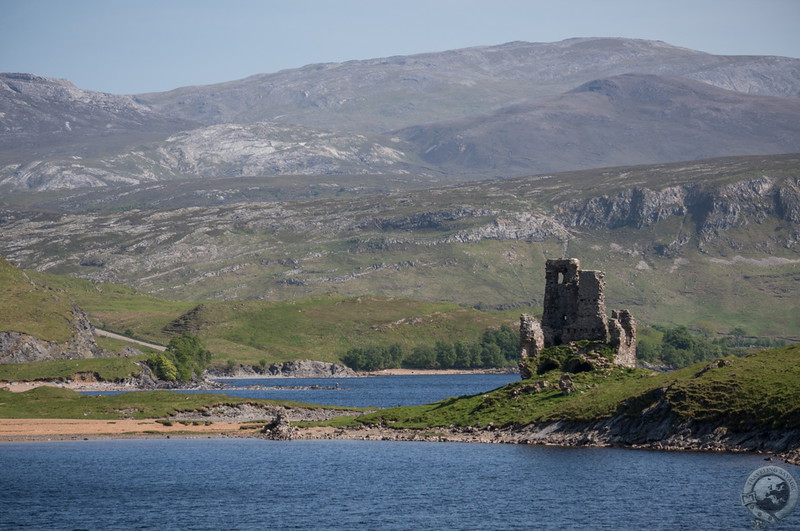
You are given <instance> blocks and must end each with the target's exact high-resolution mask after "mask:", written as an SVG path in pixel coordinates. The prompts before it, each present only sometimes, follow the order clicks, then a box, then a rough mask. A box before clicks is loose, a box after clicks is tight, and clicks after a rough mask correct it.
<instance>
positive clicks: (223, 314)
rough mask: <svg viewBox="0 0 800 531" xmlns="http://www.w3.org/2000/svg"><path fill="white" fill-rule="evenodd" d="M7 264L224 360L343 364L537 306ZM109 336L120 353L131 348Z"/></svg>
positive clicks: (123, 322) (162, 340)
mask: <svg viewBox="0 0 800 531" xmlns="http://www.w3.org/2000/svg"><path fill="white" fill-rule="evenodd" d="M8 269H9V271H15V273H14V275H17V276H20V277H22V275H24V274H27V275H28V276H29V278H31V279H33V280H34V281H35V282H37V283H42V284H45V283H46V284H47V285H48V286H50V287H51V288H52V289H51V290H50V292H52V293H56V294H58V295H59V297H61V299H64V300H74V301H75V302H76V303H77V304H78V305H79V306H80V307H81V308H82V309H83V310H84V311H85V312H86V313H87V314H88V315H89V317H90V319H91V320H92V322H93V323H94V324H95V326H99V327H101V328H104V329H108V330H110V331H114V332H117V333H120V334H124V333H128V334H129V335H133V336H134V337H137V338H141V339H146V340H148V341H152V342H155V343H158V344H164V345H166V344H167V343H168V342H169V340H170V338H171V337H173V336H175V335H178V334H180V333H181V332H184V331H189V332H192V333H195V334H197V335H198V336H199V337H200V338H201V339H202V340H203V342H204V343H205V344H206V347H207V348H209V349H210V350H211V352H212V355H213V357H214V363H215V364H217V365H221V364H224V363H226V362H227V361H228V360H232V361H234V362H237V363H249V364H253V365H255V364H258V363H259V362H260V361H261V360H266V361H267V362H269V363H273V362H278V361H289V360H295V359H305V358H310V359H316V360H321V361H331V362H338V361H339V360H340V357H341V356H342V355H343V354H345V353H346V352H347V350H348V349H350V348H353V347H362V346H368V345H385V346H388V345H391V344H394V343H399V344H401V345H403V346H404V347H409V348H410V347H414V346H416V345H420V344H427V345H433V344H434V343H435V342H436V341H439V340H441V341H448V342H453V341H456V340H462V341H478V339H479V338H480V336H481V334H482V333H483V331H484V330H486V329H487V328H499V327H500V326H501V325H504V324H505V325H509V326H512V327H516V326H517V323H518V319H519V313H520V312H521V311H530V309H525V308H520V309H514V310H508V311H504V312H503V311H479V310H475V309H472V308H464V307H462V306H458V305H456V304H453V303H447V302H424V301H415V300H411V299H396V298H390V297H341V296H337V295H332V294H328V295H320V296H314V297H305V298H300V299H296V300H290V301H276V302H269V301H253V300H248V301H236V302H217V301H207V302H202V303H197V302H185V301H170V300H166V299H161V298H158V297H153V296H151V295H147V294H142V293H138V292H136V291H135V290H133V289H131V288H127V287H124V286H119V285H115V284H93V283H91V282H89V281H86V280H81V279H74V278H70V277H63V276H58V275H49V274H43V273H37V272H33V271H30V272H27V273H22V272H21V271H19V270H15V269H14V268H11V267H10V266H9V268H8ZM9 274H10V273H9ZM3 285H4V284H0V287H1V286H3ZM23 307H26V306H24V305H23ZM9 315H11V314H9ZM9 319H11V320H12V321H13V317H11V316H10V317H9ZM102 341H107V342H108V348H110V349H111V350H114V351H118V350H119V349H120V348H121V347H122V346H123V345H124V344H123V343H122V342H120V341H114V340H104V339H103V340H102ZM137 348H140V347H138V346H137ZM42 377H44V376H42Z"/></svg>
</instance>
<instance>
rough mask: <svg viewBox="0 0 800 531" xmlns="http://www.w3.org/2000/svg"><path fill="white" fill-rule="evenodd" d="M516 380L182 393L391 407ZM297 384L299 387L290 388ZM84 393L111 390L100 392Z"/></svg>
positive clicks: (278, 381) (280, 383)
mask: <svg viewBox="0 0 800 531" xmlns="http://www.w3.org/2000/svg"><path fill="white" fill-rule="evenodd" d="M518 380H519V375H518V374H449V375H413V376H374V377H365V378H252V379H225V380H220V382H221V383H223V384H225V385H226V386H229V387H247V386H254V385H258V386H264V387H267V388H268V389H240V390H236V389H224V390H213V391H183V392H203V393H208V392H213V393H224V394H227V395H230V396H238V397H245V398H268V399H274V400H295V401H298V402H309V403H312V404H326V405H333V406H350V407H371V406H374V407H395V406H411V405H419V404H430V403H432V402H437V401H439V400H443V399H445V398H449V397H452V396H464V395H474V394H477V393H485V392H487V391H491V390H492V389H497V388H498V387H502V386H504V385H506V384H508V383H509V382H515V381H518ZM337 385H338V388H337ZM297 387H300V388H303V389H293V388H297ZM314 387H316V388H314ZM86 394H93V395H97V394H115V393H114V392H105V391H104V392H89V393H86Z"/></svg>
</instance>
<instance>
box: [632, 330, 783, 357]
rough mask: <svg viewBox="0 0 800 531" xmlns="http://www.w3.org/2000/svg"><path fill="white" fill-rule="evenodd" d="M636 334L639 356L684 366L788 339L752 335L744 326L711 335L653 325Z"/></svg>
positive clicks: (746, 351) (780, 342)
mask: <svg viewBox="0 0 800 531" xmlns="http://www.w3.org/2000/svg"><path fill="white" fill-rule="evenodd" d="M642 332H644V333H640V334H639V337H637V343H636V357H637V358H638V359H640V360H643V361H646V362H649V363H655V364H663V365H669V366H672V367H685V366H687V365H691V364H692V363H697V362H700V361H712V360H714V359H716V358H720V357H725V356H732V355H733V356H742V355H744V354H747V353H748V352H750V349H751V348H752V347H765V348H772V347H782V346H784V345H785V344H786V342H785V341H782V340H777V339H770V338H750V337H747V332H746V331H745V330H744V329H742V328H741V327H736V328H734V329H733V330H731V331H730V332H729V333H728V335H727V336H725V337H721V338H717V339H713V340H712V339H709V338H708V337H706V336H705V335H703V334H698V333H695V332H692V331H691V330H689V329H688V328H687V327H685V326H678V327H675V328H665V327H659V326H656V327H653V328H652V329H650V330H648V329H644V330H642Z"/></svg>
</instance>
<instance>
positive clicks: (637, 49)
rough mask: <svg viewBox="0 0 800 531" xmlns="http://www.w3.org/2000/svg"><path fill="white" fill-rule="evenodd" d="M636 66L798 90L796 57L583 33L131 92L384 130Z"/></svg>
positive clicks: (199, 107) (168, 107) (782, 91)
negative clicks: (720, 53)
mask: <svg viewBox="0 0 800 531" xmlns="http://www.w3.org/2000/svg"><path fill="white" fill-rule="evenodd" d="M630 72H637V73H643V74H657V75H664V76H681V77H685V78H687V79H696V80H699V81H704V82H706V83H709V84H712V85H716V86H718V87H721V88H725V89H729V90H735V91H740V92H745V93H753V94H763V95H772V96H784V97H797V96H800V59H792V58H785V57H759V56H751V57H750V56H717V55H711V54H707V53H703V52H698V51H694V50H689V49H686V48H679V47H676V46H671V45H668V44H665V43H663V42H657V41H646V40H633V39H610V38H584V39H569V40H565V41H561V42H555V43H528V42H511V43H507V44H503V45H499V46H482V47H474V48H465V49H460V50H451V51H446V52H436V53H425V54H419V55H412V56H398V57H389V58H380V59H369V60H364V61H348V62H345V63H329V64H316V65H308V66H305V67H303V68H299V69H292V70H284V71H281V72H277V73H274V74H260V75H256V76H252V77H249V78H246V79H242V80H238V81H231V82H228V83H221V84H217V85H207V86H200V87H184V88H180V89H176V90H173V91H170V92H164V93H153V94H140V95H138V96H136V97H135V98H136V101H138V102H141V103H144V104H147V105H149V106H150V107H151V108H153V109H155V110H157V111H158V112H161V113H163V114H166V115H168V116H173V117H177V118H182V119H188V120H196V121H200V122H204V123H209V124H211V123H230V122H241V123H244V122H253V121H279V122H284V123H294V124H302V125H307V126H311V127H319V128H323V129H332V130H347V131H359V132H367V131H372V132H383V131H390V130H393V129H399V128H402V127H407V126H411V125H415V124H420V123H426V122H430V121H434V120H441V119H448V118H455V117H460V116H467V115H470V114H475V113H480V112H486V111H489V110H491V109H496V108H498V107H503V106H507V105H509V104H512V103H516V102H519V101H522V100H528V99H532V98H537V97H541V96H547V95H555V94H560V93H562V92H565V91H567V90H570V89H572V88H574V87H576V86H578V85H581V84H583V83H586V82H588V81H591V80H593V79H597V78H601V77H608V76H614V75H619V74H625V73H630Z"/></svg>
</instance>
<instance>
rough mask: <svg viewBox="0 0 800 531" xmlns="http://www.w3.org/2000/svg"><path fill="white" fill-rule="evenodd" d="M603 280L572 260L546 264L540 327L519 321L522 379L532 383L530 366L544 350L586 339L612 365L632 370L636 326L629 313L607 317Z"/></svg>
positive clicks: (531, 319) (527, 318)
mask: <svg viewBox="0 0 800 531" xmlns="http://www.w3.org/2000/svg"><path fill="white" fill-rule="evenodd" d="M604 276H605V273H603V272H602V271H581V268H580V262H579V261H578V260H577V259H575V258H566V259H562V260H548V261H547V264H546V266H545V288H544V312H543V313H542V322H541V323H539V322H538V321H537V320H536V319H535V318H534V317H532V316H530V315H526V314H523V315H522V317H521V318H520V339H521V344H522V352H521V355H522V360H521V362H520V370H521V372H522V376H523V378H527V377H530V374H526V373H527V372H529V369H528V367H529V364H528V360H529V359H531V358H536V357H538V355H539V353H540V352H541V350H542V349H543V348H546V347H551V346H555V345H567V344H569V343H571V342H574V341H580V340H584V339H586V340H589V341H602V342H605V343H608V344H609V345H611V347H612V348H613V349H614V351H615V358H614V362H615V363H617V364H618V365H622V366H625V367H635V366H636V320H635V319H634V318H633V316H632V315H631V313H630V312H629V311H628V310H613V311H612V312H611V317H610V318H609V317H607V316H606V303H605V295H604V293H603V292H604V289H605V281H604V280H603V277H604Z"/></svg>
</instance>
